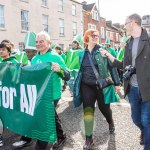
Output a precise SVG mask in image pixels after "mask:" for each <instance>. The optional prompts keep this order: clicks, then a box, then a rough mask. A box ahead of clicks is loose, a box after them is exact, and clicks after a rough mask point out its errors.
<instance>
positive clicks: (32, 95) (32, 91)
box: [27, 85, 37, 116]
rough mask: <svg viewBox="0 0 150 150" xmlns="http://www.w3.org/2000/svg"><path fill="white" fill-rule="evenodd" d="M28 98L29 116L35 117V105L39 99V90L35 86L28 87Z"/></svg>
mask: <svg viewBox="0 0 150 150" xmlns="http://www.w3.org/2000/svg"><path fill="white" fill-rule="evenodd" d="M27 91H28V97H29V103H30V107H29V114H30V115H31V116H33V113H34V108H35V103H36V99H37V90H36V86H35V85H27Z"/></svg>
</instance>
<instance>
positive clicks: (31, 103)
mask: <svg viewBox="0 0 150 150" xmlns="http://www.w3.org/2000/svg"><path fill="white" fill-rule="evenodd" d="M20 95H21V97H20V108H21V112H25V113H27V114H29V115H31V116H33V114H34V108H35V103H36V99H37V90H36V85H27V93H26V89H25V85H24V84H21V85H20ZM27 96H28V99H29V100H28V99H27Z"/></svg>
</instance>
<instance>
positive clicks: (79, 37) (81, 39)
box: [73, 35, 83, 47]
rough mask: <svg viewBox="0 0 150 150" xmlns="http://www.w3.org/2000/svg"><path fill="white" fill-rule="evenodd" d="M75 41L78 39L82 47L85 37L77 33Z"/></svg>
mask: <svg viewBox="0 0 150 150" xmlns="http://www.w3.org/2000/svg"><path fill="white" fill-rule="evenodd" d="M73 41H76V42H77V43H78V44H79V46H80V47H83V37H82V36H81V35H76V36H75V37H74V39H73Z"/></svg>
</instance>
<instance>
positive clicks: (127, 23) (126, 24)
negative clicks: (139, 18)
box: [124, 21, 132, 26]
mask: <svg viewBox="0 0 150 150" xmlns="http://www.w3.org/2000/svg"><path fill="white" fill-rule="evenodd" d="M131 22H132V21H129V22H126V23H125V24H124V25H125V26H126V25H127V24H129V23H131Z"/></svg>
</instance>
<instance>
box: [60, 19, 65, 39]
mask: <svg viewBox="0 0 150 150" xmlns="http://www.w3.org/2000/svg"><path fill="white" fill-rule="evenodd" d="M60 21H62V22H60ZM60 23H62V26H60ZM62 30H63V32H61V31H62ZM59 36H65V21H64V19H61V18H59Z"/></svg>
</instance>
